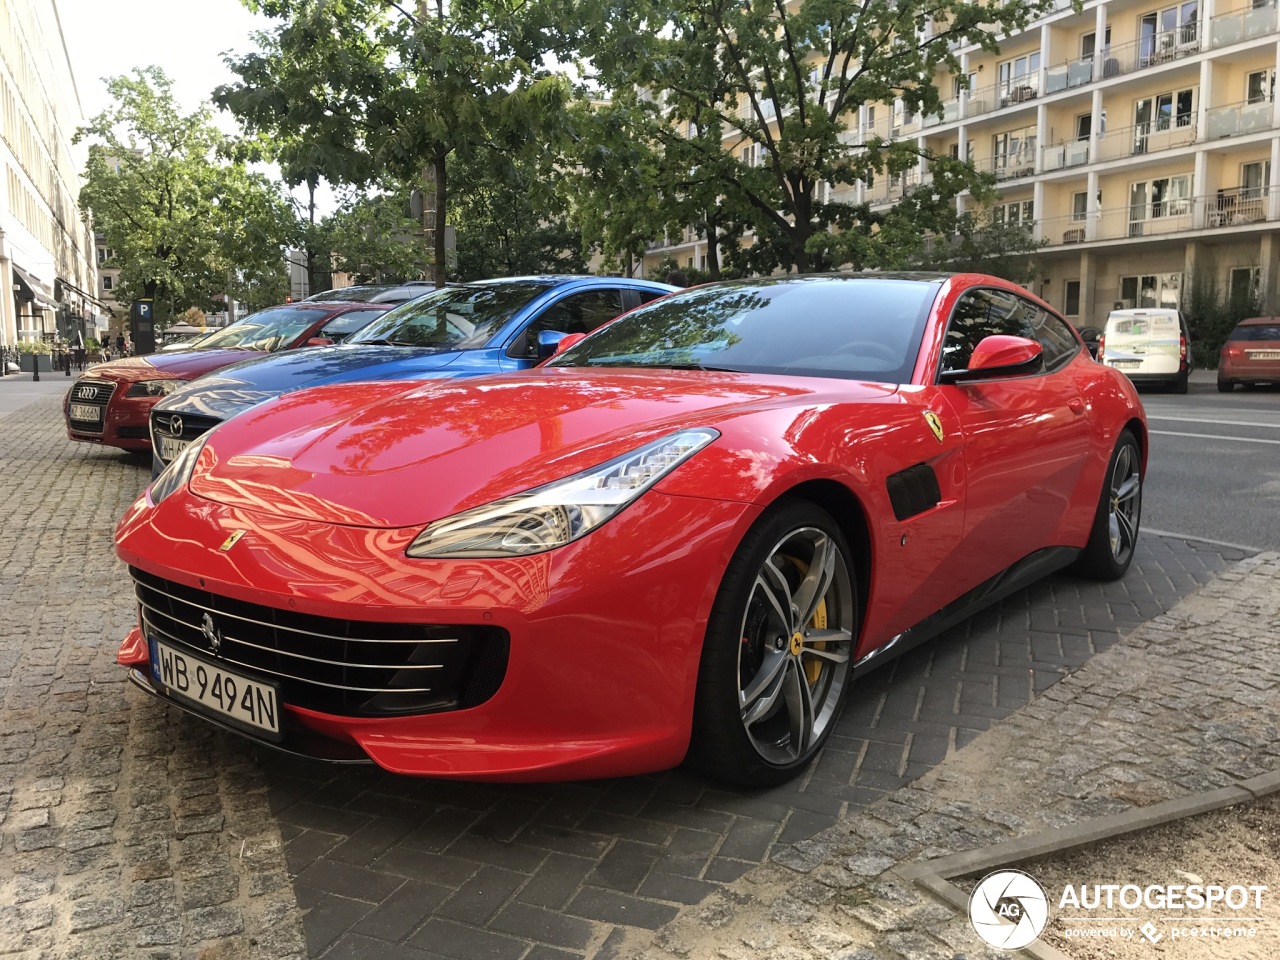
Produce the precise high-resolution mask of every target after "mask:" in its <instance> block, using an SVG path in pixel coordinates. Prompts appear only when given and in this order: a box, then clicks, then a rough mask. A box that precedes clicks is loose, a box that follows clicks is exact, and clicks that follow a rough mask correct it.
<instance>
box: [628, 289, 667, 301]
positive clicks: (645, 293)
mask: <svg viewBox="0 0 1280 960" xmlns="http://www.w3.org/2000/svg"><path fill="white" fill-rule="evenodd" d="M635 293H636V296H638V297H639V298H640V302H641V303H652V302H653V301H654V300H657V299H658V298H659V297H665V296H666V294H665V293H663V292H662V291H661V290H637V291H635Z"/></svg>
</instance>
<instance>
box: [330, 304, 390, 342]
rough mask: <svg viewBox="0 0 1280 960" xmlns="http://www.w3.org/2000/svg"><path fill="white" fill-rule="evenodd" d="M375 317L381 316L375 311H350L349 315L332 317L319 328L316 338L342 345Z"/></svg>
mask: <svg viewBox="0 0 1280 960" xmlns="http://www.w3.org/2000/svg"><path fill="white" fill-rule="evenodd" d="M377 316H381V314H379V313H378V311H376V310H352V311H351V312H349V313H344V314H342V315H341V316H337V317H334V318H333V319H332V320H330V321H329V322H328V323H326V324H325V325H324V326H323V327H321V328H320V331H319V332H318V333H317V334H316V336H317V337H328V338H329V339H330V340H332V341H333V342H334V343H342V341H344V340H346V339H347V337H349V336H351V335H352V334H353V333H355V332H356V331H357V330H360V329H362V328H363V327H365V326H366V325H368V323H369V322H370V321H371V320H372V319H373V318H374V317H377Z"/></svg>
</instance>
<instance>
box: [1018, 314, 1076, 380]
mask: <svg viewBox="0 0 1280 960" xmlns="http://www.w3.org/2000/svg"><path fill="white" fill-rule="evenodd" d="M1027 307H1028V309H1029V310H1030V311H1031V339H1033V340H1035V341H1036V342H1037V343H1039V344H1040V349H1042V350H1043V351H1044V368H1045V369H1046V370H1056V369H1057V368H1058V367H1060V366H1062V365H1063V364H1064V363H1066V362H1067V361H1068V360H1070V359H1071V358H1072V357H1074V356H1075V355H1076V354H1077V353H1078V352H1079V350H1080V341H1078V340H1077V339H1076V338H1075V335H1074V334H1073V333H1072V332H1071V328H1070V327H1068V326H1067V322H1066V321H1065V320H1060V319H1058V318H1057V317H1055V316H1054V315H1053V314H1052V313H1049V311H1047V310H1044V309H1042V308H1041V307H1037V306H1035V305H1034V304H1028V305H1027Z"/></svg>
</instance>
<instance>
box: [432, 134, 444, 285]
mask: <svg viewBox="0 0 1280 960" xmlns="http://www.w3.org/2000/svg"><path fill="white" fill-rule="evenodd" d="M447 156H448V154H446V153H445V152H444V151H440V152H438V153H436V228H435V251H434V259H435V263H434V264H433V265H432V266H433V272H432V277H433V279H434V280H435V282H436V287H437V288H440V287H443V286H444V277H445V266H446V263H445V243H444V241H445V235H444V211H445V206H444V205H445V200H446V199H447V198H448V190H447V189H446V185H445V158H446V157H447Z"/></svg>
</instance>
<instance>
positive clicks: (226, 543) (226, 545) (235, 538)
mask: <svg viewBox="0 0 1280 960" xmlns="http://www.w3.org/2000/svg"><path fill="white" fill-rule="evenodd" d="M246 533H248V531H247V530H237V531H236V532H235V533H233V534H231V536H229V537H227V539H225V540H223V541H222V546H220V547H219V548H218V549H219V550H221V551H222V552H223V553H226V552H227V551H228V550H230V549H231V548H232V547H234V546H235V545H236V544H237V543H239V542H240V538H241V537H243V536H244V535H245V534H246Z"/></svg>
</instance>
